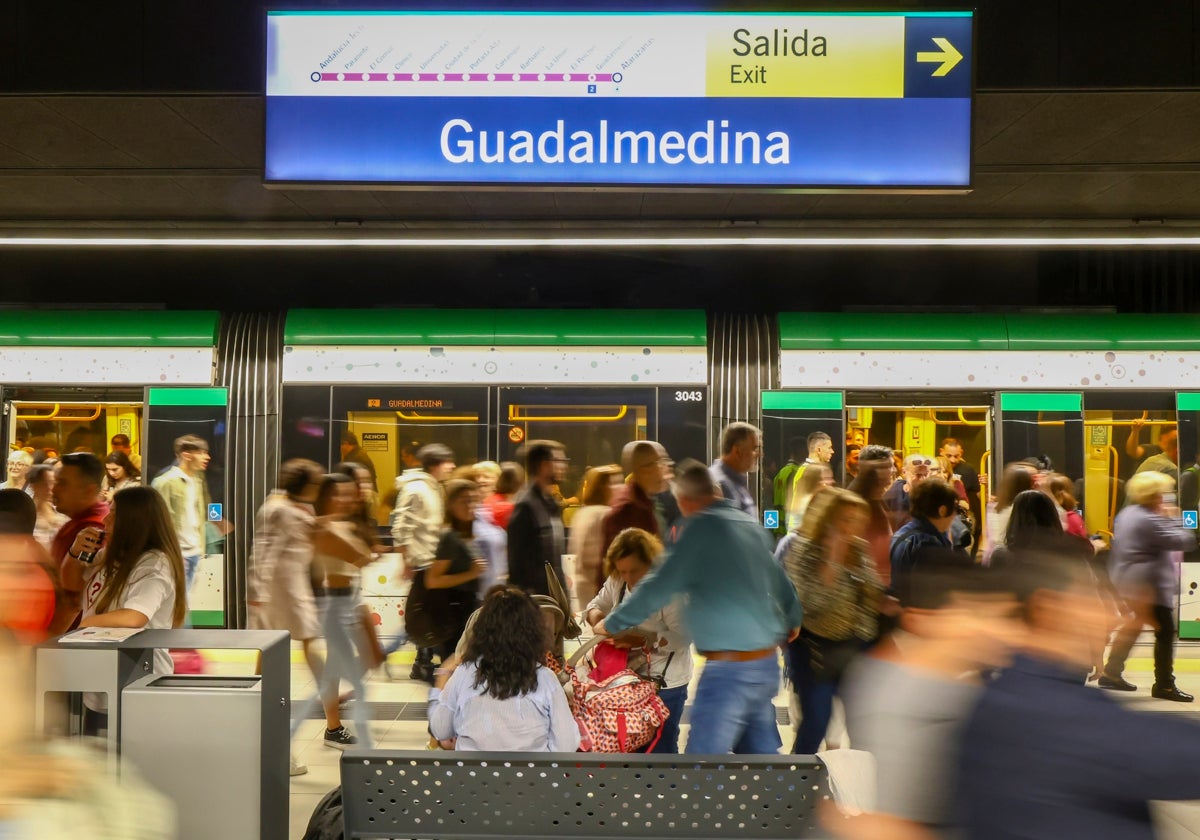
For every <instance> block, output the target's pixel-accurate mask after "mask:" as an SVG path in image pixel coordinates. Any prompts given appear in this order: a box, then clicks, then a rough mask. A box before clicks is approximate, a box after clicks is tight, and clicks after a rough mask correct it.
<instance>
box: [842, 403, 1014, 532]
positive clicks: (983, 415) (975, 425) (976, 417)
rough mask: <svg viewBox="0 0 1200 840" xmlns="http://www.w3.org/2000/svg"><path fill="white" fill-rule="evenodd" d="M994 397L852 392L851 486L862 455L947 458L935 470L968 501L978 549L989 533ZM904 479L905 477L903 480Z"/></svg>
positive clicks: (847, 443)
mask: <svg viewBox="0 0 1200 840" xmlns="http://www.w3.org/2000/svg"><path fill="white" fill-rule="evenodd" d="M993 402H994V397H993V395H992V394H990V393H987V392H982V391H930V392H923V391H903V392H889V391H881V392H877V391H852V392H849V393H848V394H847V395H846V403H847V407H846V438H845V447H846V451H845V454H844V457H845V462H846V463H845V469H846V481H847V483H849V481H850V480H851V478H852V477H853V476H854V475H856V474H857V460H858V454H857V453H858V451H859V448H860V447H863V446H866V445H869V444H878V445H882V446H887V447H888V448H890V449H891V450H892V451H893V452H895V453H896V454H897V456H899V457H898V458H897V460H898V461H900V462H901V463H900V464H898V469H899V468H900V467H901V466H902V463H903V459H906V458H908V457H909V456H921V455H923V456H925V457H927V458H929V459H931V460H935V459H939V458H941V457H942V456H945V461H944V462H942V461H940V460H939V461H938V463H937V464H936V465H931V467H933V466H944V467H945V468H946V474H945V476H944V477H945V478H946V480H947V481H950V482H951V483H953V484H954V485H955V486H956V487H958V488H959V489H960V491H961V492H962V493H963V494H965V495H966V499H967V502H968V504H969V506H970V508H971V517H972V523H973V526H974V537H975V540H974V543H975V544H976V545H978V544H979V541H980V538H981V536H982V534H983V533H984V532H985V527H986V522H985V518H986V515H987V490H986V487H987V481H988V473H989V472H990V469H989V466H990V460H991V454H992V448H993V447H992V409H993ZM900 478H903V474H902V473H901V475H900V476H898V480H899V479H900Z"/></svg>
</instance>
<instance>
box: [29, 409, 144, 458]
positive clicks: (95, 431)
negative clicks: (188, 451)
mask: <svg viewBox="0 0 1200 840" xmlns="http://www.w3.org/2000/svg"><path fill="white" fill-rule="evenodd" d="M8 416H9V418H10V422H9V425H8V430H7V443H8V445H9V447H10V448H16V449H28V450H30V451H37V450H41V451H43V452H45V453H46V454H47V455H48V456H50V457H56V456H59V455H65V454H66V453H68V452H91V453H93V454H94V455H96V456H97V457H98V458H101V459H103V458H105V457H106V456H107V455H108V453H109V452H110V450H111V444H110V442H111V440H112V438H113V437H114V436H116V435H120V434H123V435H126V436H127V437H128V438H129V443H130V448H131V450H132V454H133V456H134V457H133V461H134V463H135V464H137V463H140V462H141V454H142V439H141V438H142V434H141V432H142V406H141V402H140V400H139V401H137V402H133V401H130V402H109V401H105V400H86V401H81V400H55V399H53V398H50V399H45V400H43V399H38V400H14V401H12V402H11V403H10V404H9V411H8Z"/></svg>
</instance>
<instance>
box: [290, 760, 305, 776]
mask: <svg viewBox="0 0 1200 840" xmlns="http://www.w3.org/2000/svg"><path fill="white" fill-rule="evenodd" d="M307 772H308V765H307V764H301V763H300V762H299V761H297V760H296V756H294V755H289V756H288V775H289V776H303V775H304V774H305V773H307Z"/></svg>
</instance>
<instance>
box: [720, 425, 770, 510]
mask: <svg viewBox="0 0 1200 840" xmlns="http://www.w3.org/2000/svg"><path fill="white" fill-rule="evenodd" d="M761 457H762V432H761V431H759V430H758V427H757V426H752V425H750V424H749V423H730V424H729V425H728V426H726V427H725V428H724V429H723V430H722V431H721V457H720V458H718V459H717V460H716V461H713V463H712V467H711V470H712V476H713V481H715V482H716V483H717V486H718V487H720V488H721V494H722V495H723V496H724V497H725V499H726V500H727V501H728V502H730V503H731V504H732V505H733V506H734V507H736V508H737V509H738V510H740V511H741V512H742V513H745V514H747V515H748V516H749V517H750V518H751V519H754V520H757V519H758V505H757V504H756V503H755V501H754V493H753V491H751V489H750V473H752V472H755V471H757V470H758V462H759V459H760V458H761Z"/></svg>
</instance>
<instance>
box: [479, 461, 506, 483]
mask: <svg viewBox="0 0 1200 840" xmlns="http://www.w3.org/2000/svg"><path fill="white" fill-rule="evenodd" d="M480 473H482V474H484V475H490V476H491V477H492V480H493V481H494V480H496V479H497V478H499V477H500V465H499V464H497V463H496V462H495V461H480V462H479V463H478V464H476V465H475V476H476V479H477V480H478V476H479V475H480Z"/></svg>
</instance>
